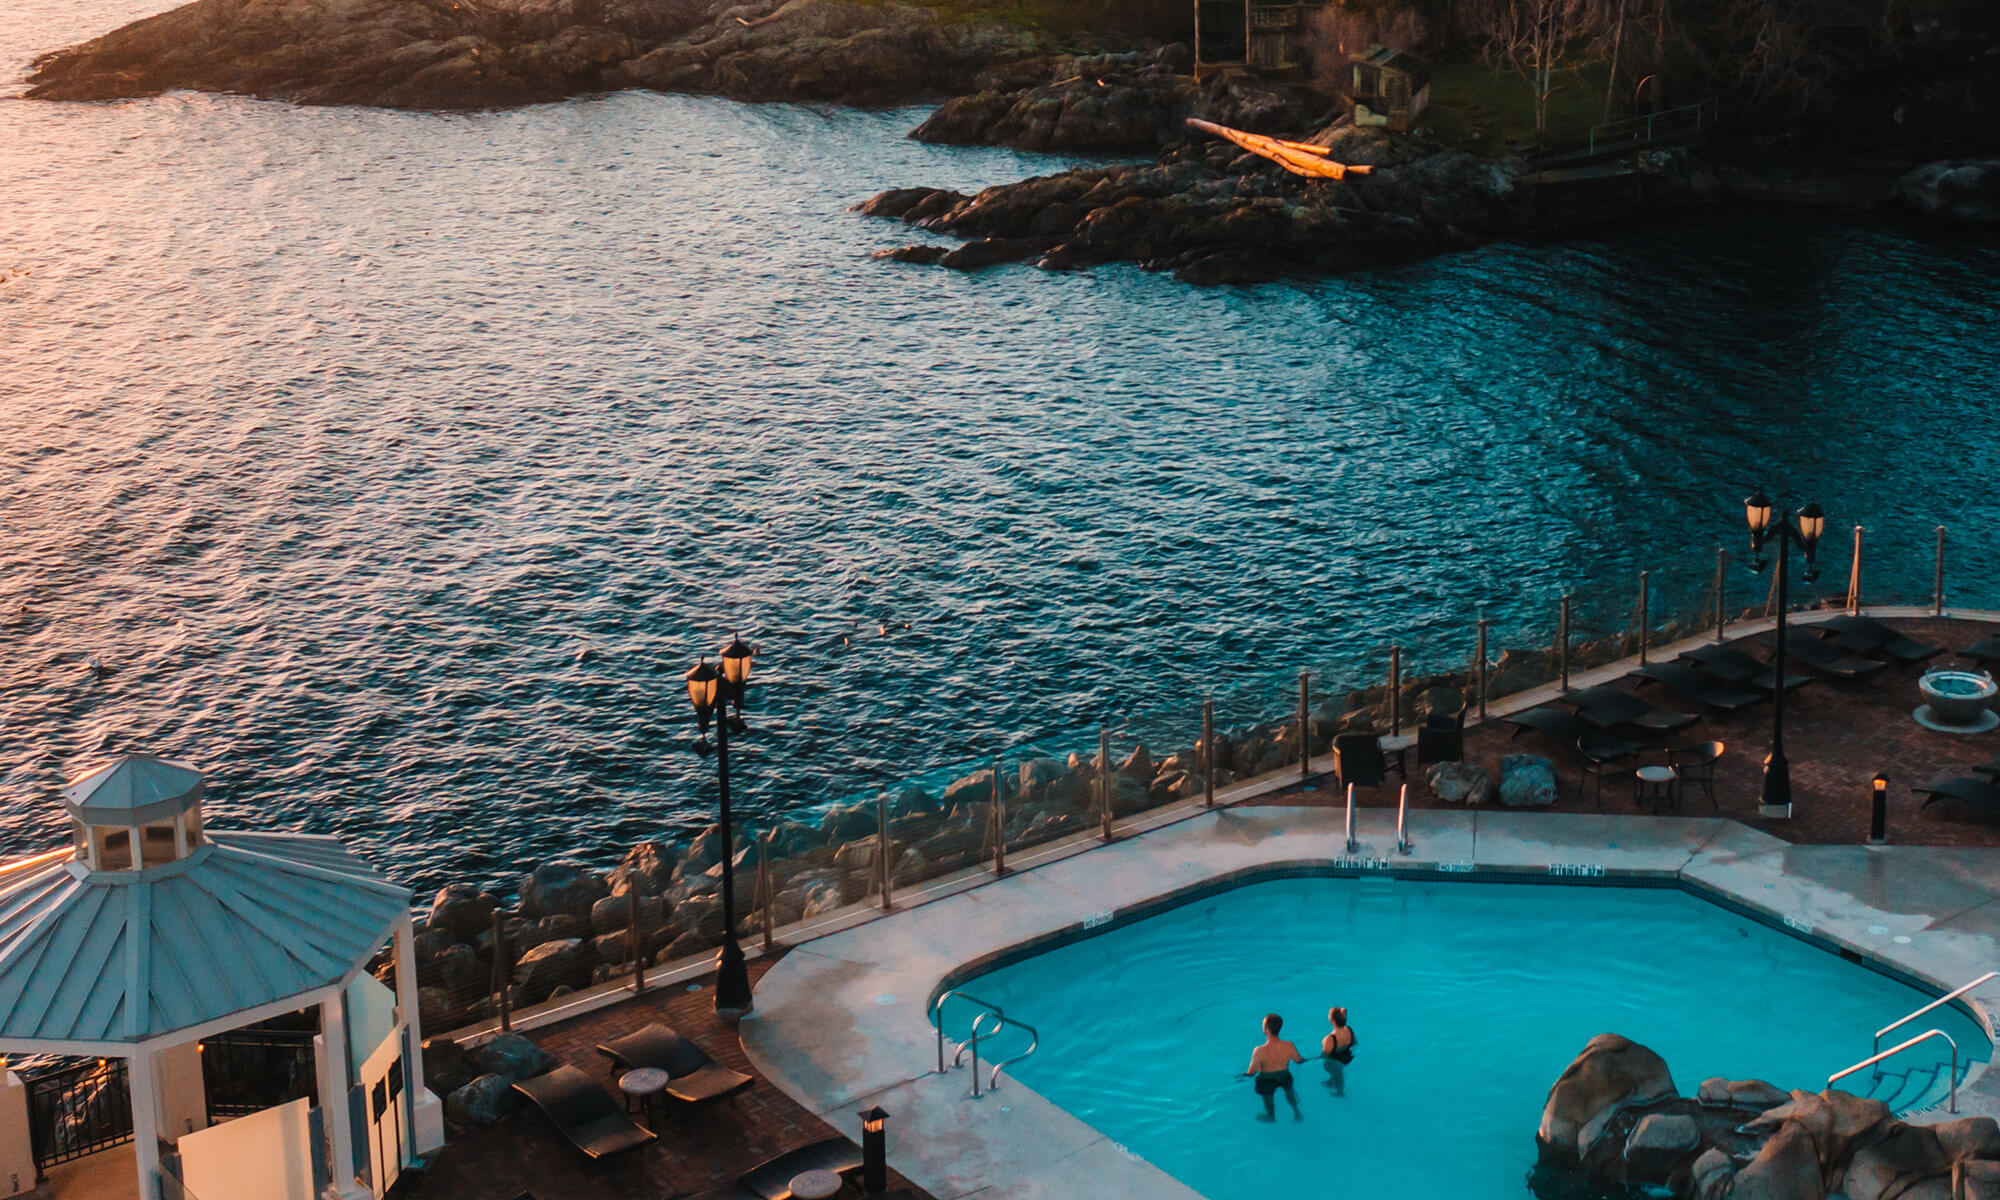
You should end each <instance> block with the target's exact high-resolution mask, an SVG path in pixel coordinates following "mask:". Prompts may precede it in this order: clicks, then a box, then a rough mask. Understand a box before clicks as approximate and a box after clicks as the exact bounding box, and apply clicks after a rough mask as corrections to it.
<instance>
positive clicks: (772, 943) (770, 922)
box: [757, 814, 881, 950]
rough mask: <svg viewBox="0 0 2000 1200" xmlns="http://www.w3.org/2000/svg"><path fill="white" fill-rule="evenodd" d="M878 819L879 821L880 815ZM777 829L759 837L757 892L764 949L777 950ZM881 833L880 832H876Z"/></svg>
mask: <svg viewBox="0 0 2000 1200" xmlns="http://www.w3.org/2000/svg"><path fill="white" fill-rule="evenodd" d="M876 819H877V820H878V821H879V820H880V819H881V818H880V814H877V817H876ZM776 832H777V830H775V829H766V830H765V831H764V832H763V833H761V834H759V835H758V836H757V890H758V891H759V892H761V893H762V899H763V914H764V949H765V950H775V949H777V946H778V939H777V937H776V935H775V934H773V933H772V932H771V931H772V929H773V927H775V926H776V925H777V921H776V919H775V918H776V916H777V911H778V904H777V897H776V896H774V895H772V893H773V892H776V891H777V890H778V889H777V888H776V887H775V886H773V884H772V882H771V835H772V834H774V833H776ZM876 832H877V833H880V832H881V831H880V830H877V831H876Z"/></svg>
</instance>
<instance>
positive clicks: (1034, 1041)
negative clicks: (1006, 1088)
mask: <svg viewBox="0 0 2000 1200" xmlns="http://www.w3.org/2000/svg"><path fill="white" fill-rule="evenodd" d="M1000 1022H1001V1024H1003V1025H1013V1026H1016V1027H1018V1028H1021V1029H1025V1030H1027V1031H1028V1048H1027V1049H1026V1050H1023V1051H1021V1052H1020V1053H1019V1054H1016V1055H1015V1056H1014V1057H1012V1058H1003V1059H1001V1060H1000V1061H999V1062H996V1063H994V1064H993V1074H992V1075H991V1076H990V1077H989V1078H988V1079H987V1081H986V1090H987V1091H989V1092H990V1091H994V1090H996V1089H998V1088H999V1086H1000V1069H1001V1068H1002V1067H1011V1066H1013V1065H1014V1064H1015V1063H1017V1062H1020V1061H1021V1060H1022V1059H1024V1058H1026V1057H1028V1056H1029V1055H1030V1054H1033V1053H1034V1052H1035V1048H1036V1047H1037V1046H1040V1045H1041V1044H1042V1035H1041V1034H1040V1033H1039V1032H1037V1031H1036V1029H1035V1027H1034V1026H1033V1025H1030V1024H1028V1023H1027V1022H1026V1021H1016V1020H1015V1019H1014V1018H1012V1017H1001V1018H1000ZM995 1032H998V1031H997V1030H996V1031H995ZM973 1072H974V1076H975V1077H974V1079H973V1086H974V1087H977V1086H978V1085H979V1080H978V1078H977V1074H978V1068H976V1067H975V1068H974V1069H973Z"/></svg>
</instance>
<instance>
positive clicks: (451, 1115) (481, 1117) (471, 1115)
mask: <svg viewBox="0 0 2000 1200" xmlns="http://www.w3.org/2000/svg"><path fill="white" fill-rule="evenodd" d="M520 1102H521V1098H520V1094H519V1093H517V1092H515V1091H514V1081H513V1080H512V1079H509V1078H508V1077H507V1076H505V1075H481V1076H480V1077H479V1078H477V1079H475V1080H473V1081H472V1082H471V1083H468V1084H466V1085H465V1086H464V1087H461V1088H459V1089H458V1090H457V1091H455V1092H452V1093H451V1094H450V1095H447V1096H446V1097H445V1098H444V1115H445V1119H446V1120H448V1121H450V1122H451V1123H452V1124H454V1125H491V1124H493V1123H494V1122H495V1121H498V1120H499V1119H500V1118H501V1117H504V1116H506V1115H507V1114H508V1113H510V1112H513V1111H514V1106H515V1105H516V1104H519V1103H520Z"/></svg>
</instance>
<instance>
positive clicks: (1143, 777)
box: [1118, 742, 1158, 783]
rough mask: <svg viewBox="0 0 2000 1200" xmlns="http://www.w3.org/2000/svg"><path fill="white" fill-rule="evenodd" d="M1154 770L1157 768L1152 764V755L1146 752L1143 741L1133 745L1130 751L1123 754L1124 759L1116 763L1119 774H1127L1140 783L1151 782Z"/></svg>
mask: <svg viewBox="0 0 2000 1200" xmlns="http://www.w3.org/2000/svg"><path fill="white" fill-rule="evenodd" d="M1156 770H1158V768H1157V767H1155V766H1154V765H1153V756H1152V755H1151V754H1150V753H1148V752H1147V750H1146V744H1145V743H1144V742H1141V743H1140V744H1138V745H1137V746H1134V747H1133V748H1132V753H1130V754H1128V755H1126V756H1125V761H1124V762H1122V763H1119V764H1118V773H1119V774H1120V775H1129V776H1131V777H1132V778H1133V779H1136V780H1138V781H1139V782H1140V783H1151V782H1152V781H1153V774H1154V772H1155V771H1156Z"/></svg>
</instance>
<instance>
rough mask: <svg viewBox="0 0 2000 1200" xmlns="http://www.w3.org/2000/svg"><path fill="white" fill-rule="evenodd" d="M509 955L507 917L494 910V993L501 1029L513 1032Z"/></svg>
mask: <svg viewBox="0 0 2000 1200" xmlns="http://www.w3.org/2000/svg"><path fill="white" fill-rule="evenodd" d="M511 957H512V956H511V955H509V954H508V953H507V916H506V914H505V913H503V912H502V911H501V910H499V909H497V908H496V909H494V910H493V993H494V995H495V996H496V997H498V999H499V1003H500V1028H501V1029H504V1030H507V1031H510V1032H511V1031H512V1030H513V1028H514V1013H513V1004H512V1002H511V1000H510V998H509V997H508V995H507V992H508V990H509V988H510V986H511V985H512V983H513V978H512V976H513V965H514V964H513V963H512V962H511V961H510V959H511Z"/></svg>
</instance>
